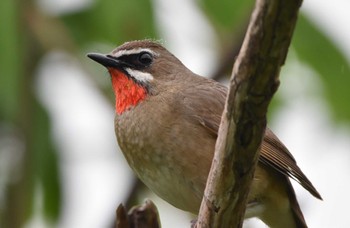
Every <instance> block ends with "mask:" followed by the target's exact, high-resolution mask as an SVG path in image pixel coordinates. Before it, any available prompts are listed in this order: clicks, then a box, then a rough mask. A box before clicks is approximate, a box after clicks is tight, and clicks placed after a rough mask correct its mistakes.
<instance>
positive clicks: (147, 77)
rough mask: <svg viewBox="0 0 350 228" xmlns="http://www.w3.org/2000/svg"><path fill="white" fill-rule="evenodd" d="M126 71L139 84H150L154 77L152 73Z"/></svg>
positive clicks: (127, 69) (128, 69)
mask: <svg viewBox="0 0 350 228" xmlns="http://www.w3.org/2000/svg"><path fill="white" fill-rule="evenodd" d="M125 70H126V72H128V74H129V75H130V76H131V77H133V78H135V79H136V80H137V81H139V82H150V81H152V80H153V76H152V74H150V73H147V72H142V71H139V70H133V69H130V68H125Z"/></svg>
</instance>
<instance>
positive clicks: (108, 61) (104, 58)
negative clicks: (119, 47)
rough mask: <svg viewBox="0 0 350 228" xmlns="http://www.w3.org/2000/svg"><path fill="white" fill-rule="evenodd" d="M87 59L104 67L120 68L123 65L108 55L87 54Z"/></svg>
mask: <svg viewBox="0 0 350 228" xmlns="http://www.w3.org/2000/svg"><path fill="white" fill-rule="evenodd" d="M87 57H89V58H90V59H92V60H94V61H96V62H98V63H99V64H101V65H103V66H105V67H113V68H120V67H121V66H122V65H123V63H122V62H120V61H119V60H118V59H115V58H113V56H110V55H104V54H99V53H89V54H87Z"/></svg>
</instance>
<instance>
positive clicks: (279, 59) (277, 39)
mask: <svg viewBox="0 0 350 228" xmlns="http://www.w3.org/2000/svg"><path fill="white" fill-rule="evenodd" d="M301 2H302V1H301V0H257V1H256V4H255V8H254V11H253V13H252V16H251V19H250V23H249V27H248V30H247V33H246V36H245V38H244V41H243V45H242V47H241V50H240V52H239V55H238V57H237V60H236V62H235V64H234V66H233V71H232V75H231V81H230V88H229V92H228V96H227V99H226V105H225V109H224V112H223V115H222V119H221V125H220V129H219V136H218V139H217V142H216V148H215V155H214V159H213V163H212V167H211V171H210V173H209V177H208V181H207V186H206V190H205V193H204V197H203V200H202V204H201V208H200V213H199V217H198V221H197V227H235V228H236V227H242V223H243V219H244V214H245V207H246V202H247V197H248V193H249V190H250V185H251V182H252V179H253V176H254V171H255V166H256V164H257V161H258V158H259V148H260V144H261V141H262V139H263V135H264V131H265V127H266V113H267V108H268V105H269V103H270V101H271V99H272V96H273V94H274V93H275V92H276V90H277V88H278V85H279V79H278V76H279V72H280V68H281V66H282V65H283V64H284V61H285V58H286V55H287V52H288V47H289V45H290V42H291V38H292V34H293V31H294V27H295V24H296V21H297V14H298V10H299V7H300V5H301Z"/></svg>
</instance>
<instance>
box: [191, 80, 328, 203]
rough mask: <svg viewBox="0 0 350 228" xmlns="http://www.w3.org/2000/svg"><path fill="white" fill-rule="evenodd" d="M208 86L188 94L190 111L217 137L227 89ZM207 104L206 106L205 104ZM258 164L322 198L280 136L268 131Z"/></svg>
mask: <svg viewBox="0 0 350 228" xmlns="http://www.w3.org/2000/svg"><path fill="white" fill-rule="evenodd" d="M209 83H211V85H210V87H209V88H210V89H208V86H207V85H205V86H203V89H201V86H198V87H199V89H198V88H197V87H196V90H192V91H195V92H193V94H191V92H186V99H188V101H187V107H188V108H189V109H190V110H191V111H190V112H189V113H192V115H193V113H195V115H194V116H192V117H194V118H195V119H197V121H199V123H200V124H201V125H202V126H204V127H205V128H206V129H208V131H210V133H211V134H214V135H215V136H216V137H217V134H218V130H219V125H220V122H221V115H222V111H223V109H224V105H225V104H224V103H225V100H226V94H227V88H226V87H225V86H223V85H221V84H219V83H216V82H212V81H211V82H209ZM203 104H204V105H203ZM259 161H260V162H262V163H263V164H266V165H268V166H270V167H272V168H274V169H275V170H277V171H278V172H280V173H282V174H283V175H286V176H289V177H291V178H293V179H294V180H296V181H297V182H298V183H300V184H301V185H302V186H303V187H304V188H305V189H306V190H308V191H309V192H310V193H311V194H312V195H313V196H315V197H316V198H319V199H322V198H321V196H320V194H319V193H318V192H317V190H316V189H315V187H314V186H313V185H312V183H311V182H310V181H309V179H308V178H307V177H306V176H305V174H304V173H303V172H302V171H301V169H300V168H299V167H298V165H297V163H296V161H295V159H294V157H293V155H292V154H291V153H290V152H289V151H288V149H287V148H286V147H285V146H284V145H283V143H282V142H281V141H280V140H279V139H278V138H277V136H276V135H275V134H274V133H273V132H272V131H271V130H270V129H269V128H266V131H265V136H264V140H263V142H262V145H261V151H260V157H259Z"/></svg>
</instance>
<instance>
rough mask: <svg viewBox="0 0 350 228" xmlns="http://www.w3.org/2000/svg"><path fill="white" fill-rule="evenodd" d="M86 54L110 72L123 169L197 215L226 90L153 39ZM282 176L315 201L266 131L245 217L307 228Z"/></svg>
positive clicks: (289, 157) (296, 169) (309, 187)
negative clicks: (129, 169) (297, 184)
mask: <svg viewBox="0 0 350 228" xmlns="http://www.w3.org/2000/svg"><path fill="white" fill-rule="evenodd" d="M89 57H90V58H92V59H94V60H95V61H97V62H99V63H101V64H103V65H104V66H106V67H107V69H108V70H109V72H110V74H111V77H112V84H113V88H114V92H115V94H116V100H117V101H119V103H118V104H117V110H116V112H117V114H116V117H115V129H116V135H117V140H118V143H119V146H120V148H121V149H122V151H123V154H124V155H125V158H126V160H127V161H128V163H129V165H130V167H131V168H132V169H133V170H134V172H135V173H136V175H137V176H138V177H139V178H140V179H141V180H142V181H143V182H144V183H145V184H146V185H147V186H148V187H149V188H150V189H151V190H152V191H154V192H155V193H156V194H158V195H159V196H160V197H161V198H163V199H164V200H166V201H168V202H169V203H171V204H172V205H174V206H175V207H178V208H180V209H183V210H186V211H190V212H192V213H195V214H196V213H198V210H199V206H200V202H201V199H202V196H203V192H204V188H205V184H206V179H207V175H208V173H209V169H210V165H211V161H212V158H213V153H214V147H215V141H216V138H217V132H218V128H219V124H220V119H221V114H222V112H223V108H224V103H225V97H226V93H227V88H226V87H225V86H223V85H221V84H219V83H217V82H215V81H213V80H210V79H207V78H203V77H201V76H198V75H196V74H194V73H192V72H191V71H190V70H189V69H187V68H186V67H185V66H184V65H183V64H182V63H181V62H180V61H179V60H178V59H177V58H176V57H175V56H173V55H172V54H171V53H169V52H168V51H167V50H166V49H165V48H164V47H162V46H161V45H160V44H158V43H156V42H152V41H133V42H128V43H126V44H124V45H122V46H120V47H118V48H117V49H115V50H114V51H112V53H111V54H110V55H101V54H90V55H89ZM116 78H118V80H116ZM120 78H123V80H119V79H120ZM135 91H136V92H135ZM135 94H138V97H137V99H136V100H135V97H136V95H135ZM140 94H141V95H142V96H141V95H140ZM144 94H146V95H145V96H143V95H144ZM120 101H123V103H122V105H120ZM118 105H119V106H118ZM118 107H124V108H122V109H121V108H119V109H118ZM288 177H291V178H293V179H295V180H296V181H297V182H299V183H300V184H301V185H302V186H303V187H304V188H305V189H306V190H308V191H309V192H310V193H311V194H312V195H314V196H315V197H317V198H319V199H321V196H320V194H319V193H318V192H317V190H316V189H315V188H314V187H313V185H312V184H311V182H310V181H309V180H308V178H307V177H306V176H305V175H304V174H303V172H302V171H301V170H300V168H299V167H298V166H297V164H296V161H295V159H294V158H293V156H292V155H291V154H290V152H289V151H288V150H287V148H286V147H285V146H284V145H283V144H282V143H281V142H280V141H279V139H278V138H277V137H276V136H275V135H274V134H273V133H272V131H271V130H269V129H266V132H265V137H264V140H263V143H262V146H261V153H260V159H259V163H258V166H257V168H256V171H255V176H254V180H253V184H252V186H251V190H250V193H249V197H248V201H249V202H248V206H247V211H246V218H250V217H259V218H260V219H261V220H263V221H264V222H265V223H266V224H267V225H269V226H270V227H307V226H306V223H305V220H304V218H303V214H302V212H301V210H300V207H299V205H298V202H297V199H296V196H295V193H294V190H293V187H292V185H291V183H290V181H289V178H288Z"/></svg>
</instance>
